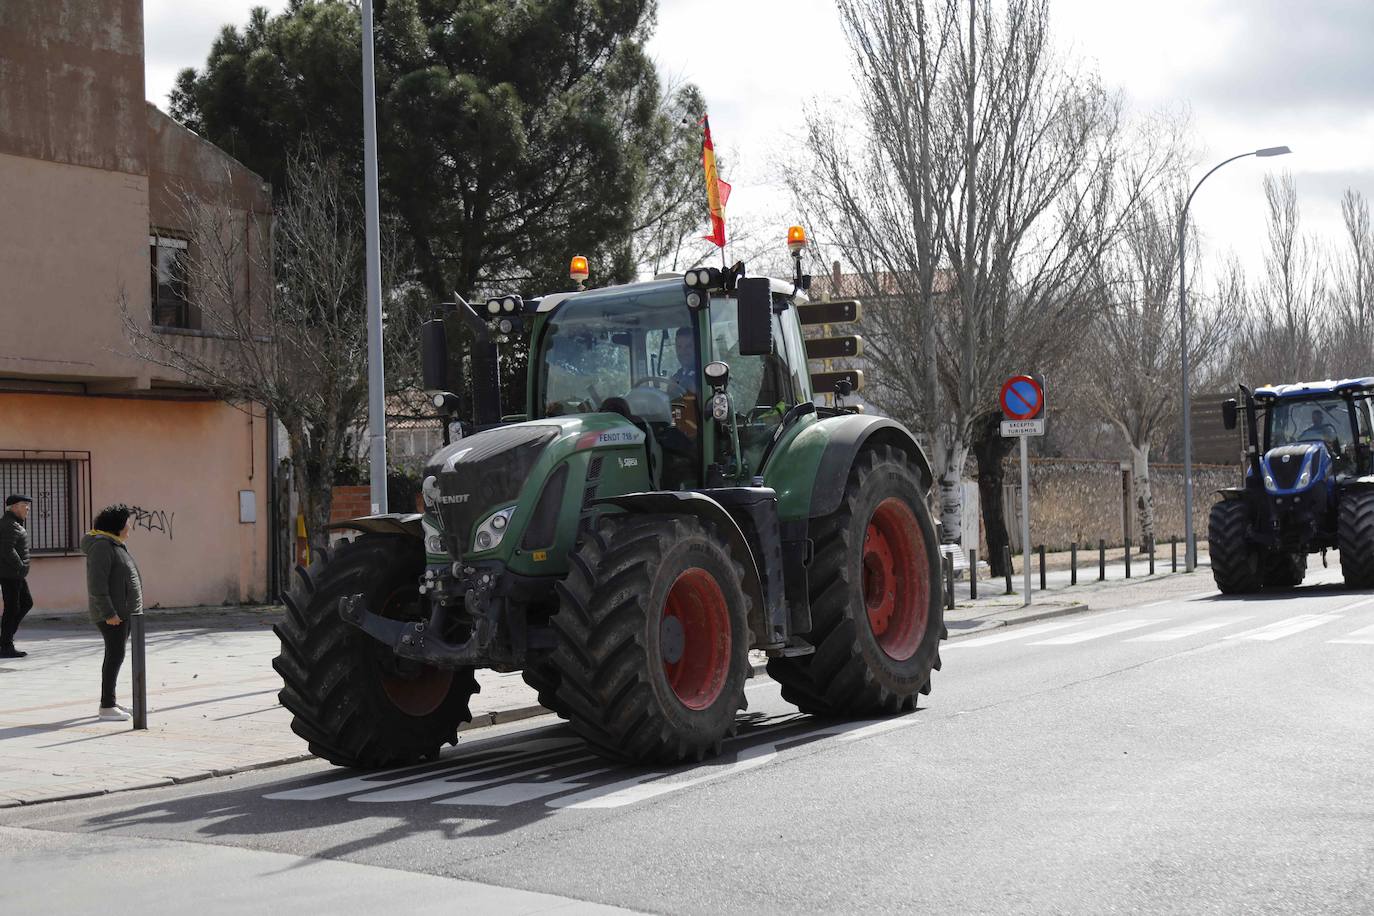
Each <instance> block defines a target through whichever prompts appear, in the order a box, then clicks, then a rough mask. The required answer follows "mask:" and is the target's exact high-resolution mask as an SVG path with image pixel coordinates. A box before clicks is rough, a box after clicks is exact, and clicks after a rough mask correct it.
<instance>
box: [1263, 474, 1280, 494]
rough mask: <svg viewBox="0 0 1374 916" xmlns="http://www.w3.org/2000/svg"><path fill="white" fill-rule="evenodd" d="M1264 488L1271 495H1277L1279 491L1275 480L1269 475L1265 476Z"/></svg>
mask: <svg viewBox="0 0 1374 916" xmlns="http://www.w3.org/2000/svg"><path fill="white" fill-rule="evenodd" d="M1264 488H1265V489H1266V490H1268V491H1269V492H1270V493H1277V492H1278V489H1279V488H1278V485H1277V484H1275V483H1274V478H1273V477H1270V476H1269V475H1268V474H1265V475H1264Z"/></svg>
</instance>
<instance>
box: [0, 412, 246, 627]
mask: <svg viewBox="0 0 1374 916" xmlns="http://www.w3.org/2000/svg"><path fill="white" fill-rule="evenodd" d="M0 418H3V422H0V449H28V450H40V449H41V450H58V449H65V450H79V451H89V452H90V453H91V465H90V466H91V491H92V494H93V502H94V510H95V511H96V512H99V511H100V509H101V508H102V507H103V506H105V505H107V504H110V503H116V502H122V503H128V504H131V505H138V506H140V507H141V508H144V509H147V510H155V511H156V512H158V513H159V515H158V516H157V520H156V522H154V523H153V527H159V526H162V524H163V523H164V522H165V527H166V528H167V530H165V531H159V530H148V529H147V528H141V529H139V530H138V531H136V532H135V533H134V534H133V535H132V536H131V537H130V539H129V550H130V552H131V553H132V554H133V555H134V557H135V559H136V560H137V562H138V565H139V569H140V570H141V572H142V574H143V581H144V597H145V602H146V603H147V604H148V605H149V606H152V605H161V606H163V607H176V606H184V605H195V604H221V603H224V602H234V603H237V602H243V601H249V602H252V601H261V600H263V599H264V595H263V591H264V589H265V586H266V582H267V565H268V548H267V533H268V523H267V519H268V512H267V510H268V504H267V498H268V497H267V494H268V490H267V485H268V469H267V468H266V467H264V465H263V460H262V456H263V455H265V454H266V450H267V437H266V428H267V427H266V423H265V422H264V419H263V417H262V415H261V413H260V412H259V413H258V414H257V415H256V416H254V417H252V418H250V417H249V416H248V415H247V414H245V413H243V412H242V411H239V410H236V409H234V408H232V407H229V406H227V405H225V404H221V403H217V402H213V401H195V402H178V401H169V400H152V399H136V398H102V397H82V396H65V395H46V394H18V393H4V392H0ZM240 490H253V491H254V492H255V493H256V494H257V496H256V499H257V513H258V521H257V523H256V524H244V523H240V522H239V491H240ZM29 583H30V586H31V588H32V591H33V596H34V602H35V606H36V608H37V610H36V611H35V613H40V612H41V611H42V610H43V609H54V610H59V609H74V608H84V607H85V606H86V593H85V564H84V560H83V559H82V558H80V557H36V558H35V559H34V562H33V569H32V572H31V573H30V574H29Z"/></svg>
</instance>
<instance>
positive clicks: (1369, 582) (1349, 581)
mask: <svg viewBox="0 0 1374 916" xmlns="http://www.w3.org/2000/svg"><path fill="white" fill-rule="evenodd" d="M1340 499H1341V505H1340V509H1339V512H1338V514H1337V519H1336V543H1337V545H1338V546H1339V548H1340V551H1341V575H1342V576H1343V577H1344V578H1345V585H1346V587H1347V588H1374V491H1371V490H1350V491H1347V492H1345V493H1342V494H1341V497H1340Z"/></svg>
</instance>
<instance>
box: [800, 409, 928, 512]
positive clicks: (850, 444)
mask: <svg viewBox="0 0 1374 916" xmlns="http://www.w3.org/2000/svg"><path fill="white" fill-rule="evenodd" d="M821 423H822V424H824V425H825V426H826V427H827V432H829V434H830V435H829V439H828V441H827V442H826V445H825V451H824V452H823V453H822V454H821V460H820V464H819V466H818V467H817V468H816V482H815V485H814V486H813V488H812V490H811V512H810V515H811V517H812V518H820V517H822V516H826V515H829V514H830V513H832V512H834V511H835V510H836V509H838V508H839V507H840V501H841V500H842V499H844V485H845V481H847V480H848V479H849V469H850V468H852V467H853V466H854V461H855V459H857V458H858V457H859V452H861V451H863V450H864V449H865V448H877V447H879V446H883V445H890V446H892V447H894V448H897V449H901V450H902V451H904V452H906V453H907V456H908V457H909V458H910V459H911V462H912V463H913V464H915V465H916V470H917V473H918V474H919V475H920V478H921V486H922V488H923V489H924V490H925V492H926V493H927V494H929V493H930V488H931V486H932V485H933V484H934V483H935V476H934V474H932V473H931V470H930V461H929V460H927V459H926V454H925V452H924V451H922V449H921V446H920V444H919V443H918V442H917V441H916V437H915V436H913V435H912V434H911V431H910V430H908V429H907V428H906V427H905V426H903V425H902V424H900V423H898V422H897V421H896V420H891V419H888V418H887V417H873V416H868V415H866V414H850V415H849V416H845V417H831V418H827V419H825V420H822V421H821Z"/></svg>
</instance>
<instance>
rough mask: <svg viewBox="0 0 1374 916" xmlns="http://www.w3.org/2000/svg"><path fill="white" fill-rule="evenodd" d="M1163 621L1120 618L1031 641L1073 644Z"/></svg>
mask: <svg viewBox="0 0 1374 916" xmlns="http://www.w3.org/2000/svg"><path fill="white" fill-rule="evenodd" d="M1163 622H1164V621H1163V619H1152V620H1119V621H1117V622H1116V623H1109V624H1107V625H1106V626H1105V627H1098V628H1096V629H1094V630H1084V631H1083V632H1081V633H1070V634H1068V635H1067V636H1056V637H1054V638H1053V639H1042V640H1040V641H1039V642H1033V643H1031V645H1032V646H1072V645H1076V644H1077V643H1080V642H1087V641H1088V640H1090V639H1101V638H1102V637H1104V636H1115V635H1116V634H1117V633H1125V632H1127V631H1129V630H1138V629H1140V628H1141V627H1148V626H1150V625H1151V624H1154V623H1163Z"/></svg>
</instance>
